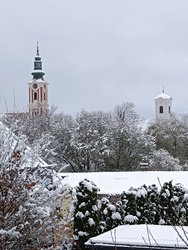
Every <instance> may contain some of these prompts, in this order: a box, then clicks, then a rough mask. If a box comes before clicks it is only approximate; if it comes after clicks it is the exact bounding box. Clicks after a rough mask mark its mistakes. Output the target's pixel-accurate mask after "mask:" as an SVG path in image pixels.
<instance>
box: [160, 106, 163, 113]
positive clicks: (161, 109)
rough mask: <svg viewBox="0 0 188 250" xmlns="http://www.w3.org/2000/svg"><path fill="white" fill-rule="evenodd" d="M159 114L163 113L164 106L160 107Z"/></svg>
mask: <svg viewBox="0 0 188 250" xmlns="http://www.w3.org/2000/svg"><path fill="white" fill-rule="evenodd" d="M159 113H160V114H162V113H163V106H160V107H159Z"/></svg>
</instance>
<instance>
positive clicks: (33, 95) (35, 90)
mask: <svg viewBox="0 0 188 250" xmlns="http://www.w3.org/2000/svg"><path fill="white" fill-rule="evenodd" d="M31 75H32V76H33V79H32V80H31V81H29V83H28V85H29V113H30V114H32V115H33V114H43V113H45V112H47V110H48V83H47V82H46V81H45V80H44V75H45V73H44V71H43V70H42V61H41V56H40V54H39V46H38V43H37V52H36V56H35V61H34V70H33V72H32V73H31Z"/></svg>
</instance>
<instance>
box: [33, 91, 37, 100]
mask: <svg viewBox="0 0 188 250" xmlns="http://www.w3.org/2000/svg"><path fill="white" fill-rule="evenodd" d="M34 100H37V93H36V92H35V93H34Z"/></svg>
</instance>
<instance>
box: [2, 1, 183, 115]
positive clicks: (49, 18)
mask: <svg viewBox="0 0 188 250" xmlns="http://www.w3.org/2000/svg"><path fill="white" fill-rule="evenodd" d="M187 13H188V1H187V0H0V37H1V39H0V86H1V88H0V112H5V111H6V110H7V109H8V111H9V112H10V111H14V110H16V111H25V110H26V109H27V105H28V84H27V83H28V81H30V80H31V79H32V76H31V71H32V70H33V61H34V56H35V55H36V44H37V41H38V42H39V47H40V55H41V56H42V62H43V70H44V71H45V80H46V81H47V82H49V104H50V105H55V106H57V107H58V111H59V112H61V111H62V112H64V113H66V114H72V115H75V114H76V113H77V112H80V111H81V109H85V110H87V111H97V110H103V111H110V110H112V109H113V108H114V107H115V106H116V105H118V104H121V103H122V102H133V103H134V104H135V106H136V108H135V110H136V112H137V113H138V114H139V115H140V116H141V117H145V118H153V117H154V100H153V99H154V98H155V97H156V96H157V95H158V94H160V93H161V92H162V88H163V85H164V87H165V92H166V93H167V94H168V95H170V96H172V98H173V107H172V109H173V112H175V113H188V14H187Z"/></svg>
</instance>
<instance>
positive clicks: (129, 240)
mask: <svg viewBox="0 0 188 250" xmlns="http://www.w3.org/2000/svg"><path fill="white" fill-rule="evenodd" d="M176 230H177V231H178V232H177V231H176ZM184 230H185V232H188V227H184ZM179 234H180V235H182V237H183V239H184V240H185V241H187V240H186V237H185V235H184V233H183V230H182V229H181V228H179V227H176V228H175V229H174V228H173V227H172V226H166V225H165V226H162V225H148V226H147V225H122V226H118V227H116V228H114V229H112V230H110V231H108V232H106V233H103V234H100V235H98V236H96V237H93V238H90V239H89V240H88V242H87V243H86V245H93V244H96V245H97V246H98V245H99V246H100V245H103V246H110V245H116V246H119V245H122V246H125V245H131V246H148V247H151V246H155V247H159V246H162V247H174V248H176V247H177V248H187V246H186V244H185V242H184V241H183V240H182V239H181V237H179Z"/></svg>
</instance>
